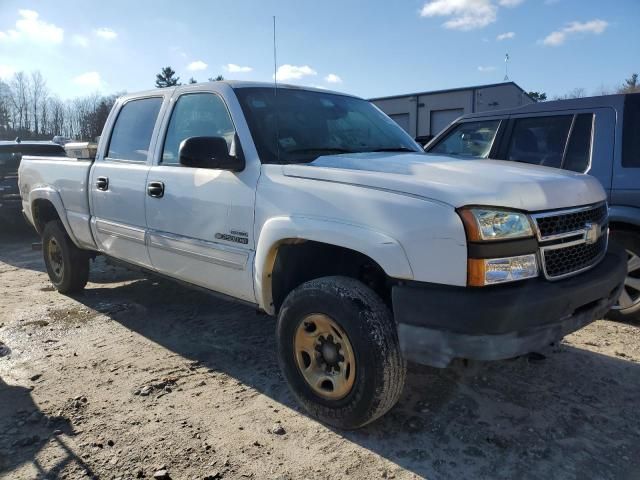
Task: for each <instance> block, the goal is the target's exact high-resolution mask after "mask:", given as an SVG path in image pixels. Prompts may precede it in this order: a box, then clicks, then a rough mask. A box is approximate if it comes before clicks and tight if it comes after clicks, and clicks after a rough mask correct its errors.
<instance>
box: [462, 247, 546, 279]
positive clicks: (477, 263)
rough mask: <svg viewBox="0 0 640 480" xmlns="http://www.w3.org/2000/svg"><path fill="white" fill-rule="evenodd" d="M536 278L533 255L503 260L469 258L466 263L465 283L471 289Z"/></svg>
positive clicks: (535, 262)
mask: <svg viewBox="0 0 640 480" xmlns="http://www.w3.org/2000/svg"><path fill="white" fill-rule="evenodd" d="M537 276H538V262H537V260H536V256H535V254H530V255H518V256H517V257H504V258H470V259H469V261H468V279H467V283H468V285H469V286H473V287H483V286H485V285H493V284H496V283H504V282H513V281H516V280H524V279H526V278H533V277H537Z"/></svg>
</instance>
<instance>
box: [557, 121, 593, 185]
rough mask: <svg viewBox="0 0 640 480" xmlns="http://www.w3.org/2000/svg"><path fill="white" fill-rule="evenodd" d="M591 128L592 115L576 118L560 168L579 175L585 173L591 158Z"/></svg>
mask: <svg viewBox="0 0 640 480" xmlns="http://www.w3.org/2000/svg"><path fill="white" fill-rule="evenodd" d="M592 127H593V114H591V113H581V114H580V115H577V116H576V120H575V122H574V124H573V130H571V138H570V139H569V145H568V146H567V152H566V153H565V157H564V162H563V164H562V168H564V169H565V170H571V171H574V172H580V173H584V172H586V171H587V168H589V160H590V157H591V130H592Z"/></svg>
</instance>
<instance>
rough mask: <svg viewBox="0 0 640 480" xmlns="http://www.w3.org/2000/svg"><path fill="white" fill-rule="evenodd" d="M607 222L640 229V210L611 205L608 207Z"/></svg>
mask: <svg viewBox="0 0 640 480" xmlns="http://www.w3.org/2000/svg"><path fill="white" fill-rule="evenodd" d="M609 222H613V223H626V224H629V225H633V226H634V227H640V208H636V207H629V206H626V205H613V206H611V207H609Z"/></svg>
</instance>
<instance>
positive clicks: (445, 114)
mask: <svg viewBox="0 0 640 480" xmlns="http://www.w3.org/2000/svg"><path fill="white" fill-rule="evenodd" d="M462 115H464V109H463V108H452V109H450V110H431V135H437V134H438V133H440V132H441V131H442V130H444V129H445V127H447V125H449V124H450V123H451V122H453V121H454V120H455V119H456V118H458V117H460V116H462Z"/></svg>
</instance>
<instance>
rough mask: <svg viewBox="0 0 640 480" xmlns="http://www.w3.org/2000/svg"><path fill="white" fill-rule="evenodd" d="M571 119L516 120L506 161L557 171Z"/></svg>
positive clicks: (566, 117) (566, 116)
mask: <svg viewBox="0 0 640 480" xmlns="http://www.w3.org/2000/svg"><path fill="white" fill-rule="evenodd" d="M572 120H573V115H558V116H552V117H532V118H522V119H518V120H516V121H515V123H514V127H513V133H512V135H511V140H510V142H509V150H508V153H507V160H514V161H516V162H524V163H534V164H537V165H544V166H546V167H556V168H560V166H561V165H562V157H563V155H564V149H565V145H566V144H567V135H568V134H569V128H570V127H571V121H572Z"/></svg>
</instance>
